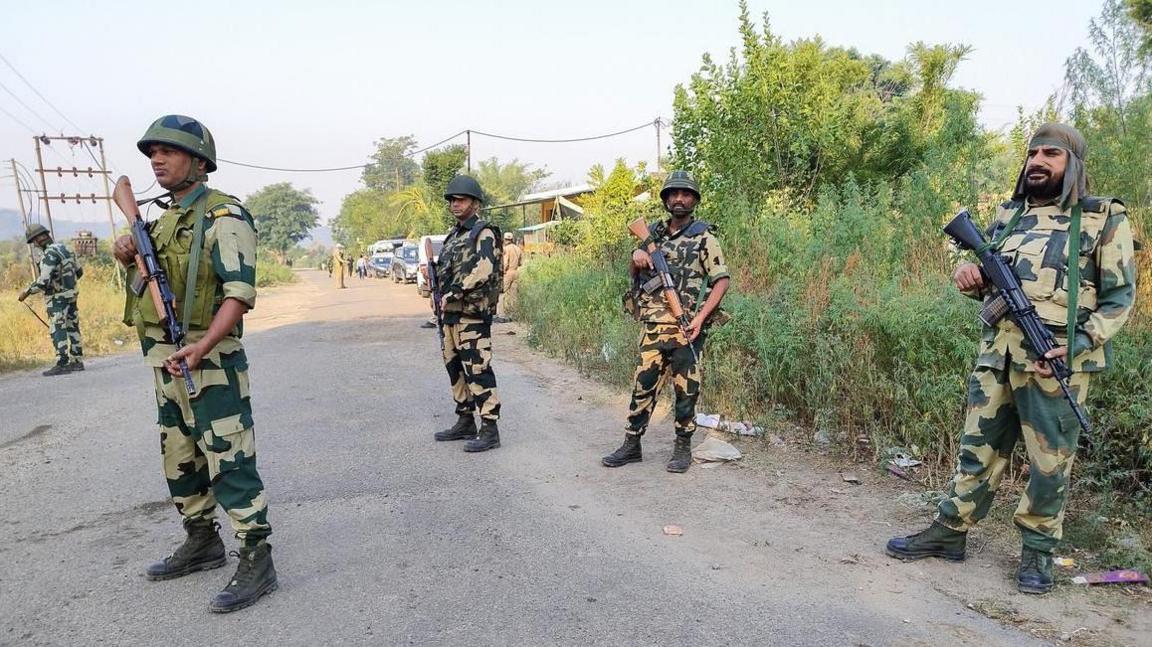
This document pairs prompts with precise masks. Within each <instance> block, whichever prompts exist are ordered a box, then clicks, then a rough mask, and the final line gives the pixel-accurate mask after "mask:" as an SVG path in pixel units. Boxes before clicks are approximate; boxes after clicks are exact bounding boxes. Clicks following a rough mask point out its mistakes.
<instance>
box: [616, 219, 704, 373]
mask: <svg viewBox="0 0 1152 647" xmlns="http://www.w3.org/2000/svg"><path fill="white" fill-rule="evenodd" d="M628 231H630V232H632V235H633V236H635V237H636V238H639V239H640V241H641V242H645V241H646V242H647V244H646V245H645V246H644V251H646V252H648V256H650V257H651V258H652V266H653V267H654V268H656V275H657V276H658V277H659V278H660V284H661V290H662V291H663V293H664V302H665V303H666V304H668V311H669V312H671V313H672V316H673V317H676V321H677V323H679V325H680V334H681V335H683V337H684V344H685V345H686V346H688V349H689V350H691V351H692V359H694V360H696V362H697V363H699V362H700V356H699V355H697V354H696V347H695V346H693V345H692V341H691V340H690V339H689V338H688V326H689V324H691V323H692V322H691V321H689V319H688V313H686V312H684V305H683V304H682V303H681V302H680V295H679V294H678V293H677V292H676V284H675V283H673V282H672V270H671V269H669V267H668V259H667V258H665V257H664V252H662V251H660V248H659V247H658V246H657V245H656V243H654V242H652V241H651V240H649V236H650V234H649V233H648V225H647V224H646V223H645V222H644V219H643V218H637V219H636V220H633V221H632V222H630V223H628Z"/></svg>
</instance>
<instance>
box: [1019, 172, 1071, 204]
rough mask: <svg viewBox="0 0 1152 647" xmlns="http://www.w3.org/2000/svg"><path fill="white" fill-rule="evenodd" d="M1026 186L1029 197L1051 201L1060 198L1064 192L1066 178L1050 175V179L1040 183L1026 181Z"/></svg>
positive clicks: (1047, 178)
mask: <svg viewBox="0 0 1152 647" xmlns="http://www.w3.org/2000/svg"><path fill="white" fill-rule="evenodd" d="M1024 186H1025V188H1026V189H1027V191H1028V197H1030V198H1036V199H1037V200H1051V199H1052V198H1057V197H1060V194H1061V193H1063V192H1064V177H1063V176H1061V177H1055V176H1053V175H1052V174H1051V173H1049V174H1048V177H1046V178H1044V180H1043V181H1040V182H1033V181H1032V180H1027V179H1026V180H1025V184H1024Z"/></svg>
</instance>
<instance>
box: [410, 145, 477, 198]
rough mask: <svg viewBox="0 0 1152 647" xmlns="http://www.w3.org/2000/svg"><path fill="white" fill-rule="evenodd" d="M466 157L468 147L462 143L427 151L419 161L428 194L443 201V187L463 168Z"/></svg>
mask: <svg viewBox="0 0 1152 647" xmlns="http://www.w3.org/2000/svg"><path fill="white" fill-rule="evenodd" d="M467 159H468V149H467V148H466V147H465V146H464V145H463V144H454V145H452V146H446V147H444V148H441V149H439V150H434V151H428V152H427V153H425V154H424V159H423V161H422V162H421V163H420V166H421V168H423V169H424V184H425V186H427V187H428V192H429V194H430V195H433V196H436V197H437V198H440V202H441V203H443V202H444V200H443V197H444V189H446V188H447V187H448V182H449V181H451V180H452V178H454V177H456V176H457V175H459V174H460V173H461V172H463V170H464V162H465V160H467Z"/></svg>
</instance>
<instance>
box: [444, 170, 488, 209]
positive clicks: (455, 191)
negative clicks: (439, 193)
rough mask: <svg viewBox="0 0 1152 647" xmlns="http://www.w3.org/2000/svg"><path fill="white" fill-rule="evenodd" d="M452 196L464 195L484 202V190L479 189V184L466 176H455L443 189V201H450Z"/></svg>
mask: <svg viewBox="0 0 1152 647" xmlns="http://www.w3.org/2000/svg"><path fill="white" fill-rule="evenodd" d="M454 195H466V196H468V197H470V198H476V199H477V200H479V201H480V202H484V190H483V189H481V188H480V183H479V182H477V181H476V180H475V179H473V178H471V177H469V176H467V175H457V176H456V177H454V178H452V181H451V182H449V183H448V186H447V187H445V188H444V199H445V200H451V199H452V196H454Z"/></svg>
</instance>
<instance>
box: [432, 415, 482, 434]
mask: <svg viewBox="0 0 1152 647" xmlns="http://www.w3.org/2000/svg"><path fill="white" fill-rule="evenodd" d="M432 437H433V438H435V439H436V440H468V439H472V438H475V437H476V420H475V419H474V418H473V417H472V414H470V413H469V414H467V415H464V414H461V415H460V418H459V419H458V420H457V421H456V424H454V425H452V426H451V427H449V428H447V429H445V430H444V431H437V432H436V433H435V434H433V435H432Z"/></svg>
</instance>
